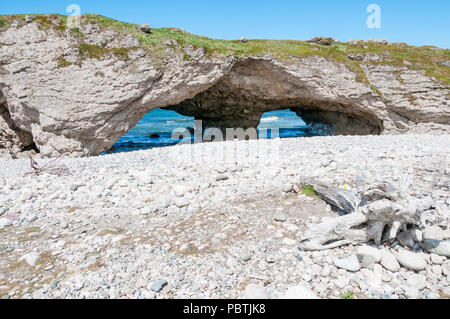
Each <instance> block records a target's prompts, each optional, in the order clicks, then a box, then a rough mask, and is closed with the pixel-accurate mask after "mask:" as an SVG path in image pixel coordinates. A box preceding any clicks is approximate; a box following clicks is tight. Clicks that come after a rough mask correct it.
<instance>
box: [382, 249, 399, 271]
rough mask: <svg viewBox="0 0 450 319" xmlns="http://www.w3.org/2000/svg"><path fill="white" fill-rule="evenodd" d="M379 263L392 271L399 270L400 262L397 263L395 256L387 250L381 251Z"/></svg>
mask: <svg viewBox="0 0 450 319" xmlns="http://www.w3.org/2000/svg"><path fill="white" fill-rule="evenodd" d="M381 265H382V266H383V267H384V268H386V269H387V270H390V271H392V272H397V271H399V270H400V264H399V263H398V261H397V258H395V256H394V255H393V254H391V253H390V252H389V251H387V250H385V251H383V252H382V253H381Z"/></svg>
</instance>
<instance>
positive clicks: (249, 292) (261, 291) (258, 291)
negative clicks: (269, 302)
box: [245, 283, 269, 299]
mask: <svg viewBox="0 0 450 319" xmlns="http://www.w3.org/2000/svg"><path fill="white" fill-rule="evenodd" d="M245 299H269V297H268V296H267V293H266V289H265V288H264V287H263V286H260V285H257V284H254V283H251V284H249V285H247V287H245Z"/></svg>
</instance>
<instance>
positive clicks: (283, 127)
mask: <svg viewBox="0 0 450 319" xmlns="http://www.w3.org/2000/svg"><path fill="white" fill-rule="evenodd" d="M192 127H194V118H192V117H187V116H182V115H180V114H178V113H176V112H174V111H167V110H162V109H156V110H153V111H151V112H149V113H147V114H146V115H145V116H144V118H143V119H142V120H141V121H140V122H139V123H138V124H136V126H135V127H134V128H132V129H131V130H129V131H128V132H127V133H126V134H125V135H124V136H122V137H121V138H120V139H119V140H118V141H117V143H116V144H115V145H114V146H113V148H112V149H111V150H110V151H109V152H108V153H119V152H129V151H136V150H142V149H150V148H154V147H164V146H169V145H174V144H176V143H178V142H179V141H180V140H174V139H172V138H171V136H172V132H173V130H175V129H178V128H180V129H181V128H183V129H186V128H192ZM271 128H279V135H280V137H281V138H288V137H301V136H311V135H313V134H311V133H310V132H309V131H308V130H307V128H306V125H305V123H304V122H303V121H302V119H301V118H299V117H298V116H297V115H296V114H295V113H294V112H291V111H289V110H283V111H273V112H267V113H265V114H264V115H263V116H262V118H261V124H260V125H259V127H258V129H271ZM152 135H153V136H152Z"/></svg>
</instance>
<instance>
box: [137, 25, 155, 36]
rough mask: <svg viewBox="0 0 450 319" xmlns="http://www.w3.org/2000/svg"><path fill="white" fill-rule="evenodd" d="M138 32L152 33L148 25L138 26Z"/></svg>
mask: <svg viewBox="0 0 450 319" xmlns="http://www.w3.org/2000/svg"><path fill="white" fill-rule="evenodd" d="M138 29H139V31H141V32H144V33H146V34H151V33H152V28H151V27H150V24H140V25H139V26H138Z"/></svg>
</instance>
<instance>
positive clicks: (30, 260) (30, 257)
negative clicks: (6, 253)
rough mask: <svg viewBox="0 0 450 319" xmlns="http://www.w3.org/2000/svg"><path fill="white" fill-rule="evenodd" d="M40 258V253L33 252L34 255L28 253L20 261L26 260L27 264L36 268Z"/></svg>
mask: <svg viewBox="0 0 450 319" xmlns="http://www.w3.org/2000/svg"><path fill="white" fill-rule="evenodd" d="M39 257H40V254H39V253H36V252H32V253H28V254H25V255H23V256H22V257H20V259H19V261H22V260H25V262H26V263H27V264H28V265H29V266H34V265H36V262H37V261H38V259H39Z"/></svg>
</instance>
